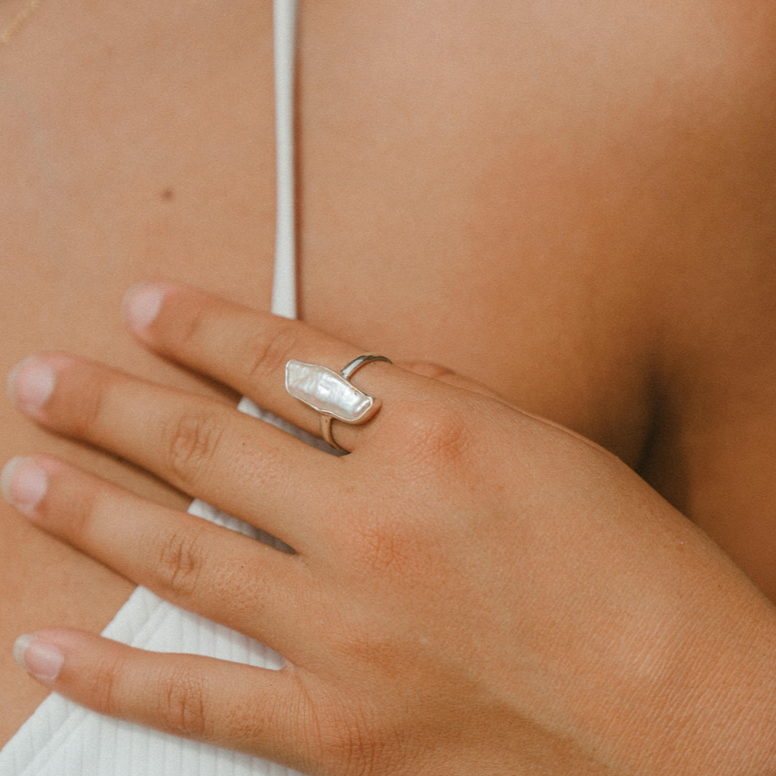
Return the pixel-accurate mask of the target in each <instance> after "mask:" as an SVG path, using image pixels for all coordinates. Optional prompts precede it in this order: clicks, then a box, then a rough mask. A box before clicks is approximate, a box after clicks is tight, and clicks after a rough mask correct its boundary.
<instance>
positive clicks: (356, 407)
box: [286, 359, 376, 423]
mask: <svg viewBox="0 0 776 776" xmlns="http://www.w3.org/2000/svg"><path fill="white" fill-rule="evenodd" d="M286 390H287V391H288V392H289V393H290V394H291V396H293V397H294V398H295V399H299V400H300V401H303V402H304V403H305V404H307V405H309V406H310V407H312V408H313V409H315V410H318V412H325V413H326V414H327V415H331V416H332V417H334V418H336V419H337V420H342V421H344V422H345V423H358V422H359V421H361V422H363V421H364V420H366V419H367V418H368V417H369V416H370V415H372V414H374V413H373V412H371V411H372V409H373V408H374V409H376V407H375V406H374V405H375V400H374V399H373V398H372V397H371V396H368V395H367V394H365V393H363V392H361V391H359V390H358V388H355V387H354V386H353V385H351V384H350V383H349V382H348V381H347V380H346V379H345V378H344V377H343V376H342V375H340V374H337V373H336V372H333V371H332V370H331V369H327V368H326V367H325V366H319V365H317V364H304V363H302V362H301V361H297V360H295V359H292V360H291V361H289V362H288V363H287V364H286Z"/></svg>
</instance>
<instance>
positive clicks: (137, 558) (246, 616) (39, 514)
mask: <svg viewBox="0 0 776 776" xmlns="http://www.w3.org/2000/svg"><path fill="white" fill-rule="evenodd" d="M2 485H3V494H4V496H5V497H6V499H7V500H8V501H10V502H11V503H12V504H13V505H14V506H16V508H17V509H18V510H19V511H20V512H22V514H24V515H26V516H27V517H28V518H30V519H31V520H32V521H33V522H35V523H36V524H38V525H40V526H41V527H42V528H43V529H44V530H46V531H48V532H49V533H52V534H54V535H55V536H57V537H58V538H60V539H63V540H65V541H66V542H68V543H70V544H71V545H73V546H75V547H77V548H79V549H80V550H82V551H84V552H86V553H88V554H89V555H91V556H92V557H94V558H96V559H97V560H100V561H101V562H103V563H105V564H106V565H108V566H110V567H112V568H114V569H115V570H116V571H118V572H119V573H120V574H123V575H124V576H126V577H127V578H129V579H131V580H132V581H133V582H135V583H137V584H140V585H143V586H145V587H147V588H149V589H151V590H153V591H154V592H155V593H157V594H158V595H160V596H161V597H163V598H165V599H167V600H168V601H171V602H173V603H175V604H178V605H180V606H182V607H184V608H185V609H188V610H190V611H193V612H196V613H198V614H201V615H202V616H204V617H207V618H208V619H210V620H214V621H216V622H220V623H222V624H224V625H227V626H228V627H231V628H233V629H235V630H238V631H240V632H241V633H245V634H246V635H248V636H251V637H252V638H255V639H258V640H260V641H263V642H264V643H267V644H269V645H270V646H271V647H273V648H274V649H276V650H278V651H280V652H282V653H283V654H286V655H287V656H289V657H292V658H293V659H297V657H298V655H297V651H295V650H294V649H293V648H292V644H293V643H294V641H296V640H295V639H294V638H293V633H292V632H291V631H292V630H293V629H292V626H291V624H292V623H294V622H299V621H300V620H304V619H305V618H306V617H305V615H306V610H305V611H303V610H302V608H300V604H299V602H300V601H302V600H307V599H309V598H310V595H311V593H310V590H309V588H310V582H309V578H308V575H307V574H306V573H305V569H304V567H303V563H302V561H301V559H300V557H299V556H298V555H289V554H287V553H282V552H279V551H278V550H275V549H274V548H272V547H269V546H267V545H266V544H264V543H262V542H259V541H256V540H253V539H249V538H248V537H246V536H243V535H242V534H239V533H236V532H235V531H231V530H229V529H227V528H222V527H220V526H217V525H214V524H212V523H209V522H208V521H206V520H202V519H200V518H196V517H193V516H192V515H188V514H185V513H181V512H176V511H174V510H171V509H167V508H165V507H162V506H159V505H158V504H153V503H151V502H148V501H145V500H143V499H141V498H139V497H137V496H135V495H133V494H131V493H129V492H128V491H126V490H123V489H122V488H119V487H117V486H115V485H112V484H110V483H108V482H106V481H105V480H102V479H100V478H98V477H96V476H94V475H91V474H87V473H86V472H83V471H81V470H80V469H77V468H75V467H73V466H69V465H67V464H65V463H63V462H62V461H58V460H56V459H53V458H49V457H43V456H37V457H34V458H17V459H14V460H13V461H11V462H10V463H9V465H8V466H6V468H5V470H4V472H3V481H2ZM303 591H306V592H304V594H302V593H303Z"/></svg>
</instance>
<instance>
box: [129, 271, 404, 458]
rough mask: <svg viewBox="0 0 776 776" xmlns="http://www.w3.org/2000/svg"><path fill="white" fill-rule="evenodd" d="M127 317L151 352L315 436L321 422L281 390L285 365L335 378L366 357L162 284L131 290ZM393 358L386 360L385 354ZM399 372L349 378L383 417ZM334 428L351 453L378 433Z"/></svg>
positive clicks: (295, 327)
mask: <svg viewBox="0 0 776 776" xmlns="http://www.w3.org/2000/svg"><path fill="white" fill-rule="evenodd" d="M125 314H126V317H127V320H128V323H129V325H130V328H132V330H133V331H134V332H135V334H136V335H137V336H138V337H140V339H142V341H143V342H144V343H146V344H147V345H148V346H149V347H152V348H153V349H154V350H156V351H157V352H159V353H161V354H163V355H165V356H167V357H169V358H172V359H174V360H176V361H178V362H180V363H181V364H184V365H186V366H188V367H189V368H191V369H194V370H196V371H198V372H201V373H204V374H207V375H210V376H211V377H214V378H215V379H216V380H219V381H220V382H222V383H225V384H226V385H229V386H231V387H232V388H234V389H236V390H237V391H239V392H240V393H242V394H244V395H246V396H248V397H249V398H251V399H253V400H254V401H255V402H256V403H257V404H259V405H261V406H262V407H265V408H266V409H268V410H270V411H271V412H274V413H275V414H276V415H280V416H281V417H284V418H286V419H287V420H289V421H291V422H292V423H293V424H295V425H296V426H299V427H300V428H303V429H304V430H305V431H308V432H309V433H311V434H315V435H317V436H320V416H319V414H318V413H317V412H316V411H315V410H313V409H311V408H310V407H308V406H306V405H304V404H303V403H302V402H300V401H299V400H297V399H294V398H292V397H291V396H290V395H289V394H288V393H287V391H286V389H285V368H286V362H288V361H289V360H290V359H296V360H298V361H302V362H305V363H312V364H320V365H323V366H326V367H328V368H329V369H331V370H333V371H335V372H339V371H340V370H341V369H342V368H343V367H344V366H345V365H346V364H348V363H349V362H350V361H352V360H353V359H354V358H356V357H357V356H360V355H362V354H364V352H365V351H364V350H363V349H362V348H359V347H357V346H354V345H351V344H348V343H346V342H342V341H341V340H338V339H336V338H334V337H330V336H328V335H326V334H324V333H323V332H320V331H317V330H316V329H314V328H312V327H311V326H308V325H307V324H304V323H301V322H299V321H289V320H286V319H284V318H278V317H275V316H272V315H270V314H268V313H261V312H257V311H255V310H249V309H247V308H244V307H239V306H238V305H235V304H232V303H230V302H227V301H225V300H223V299H219V298H218V297H214V296H211V295H209V294H205V293H204V292H202V291H197V290H195V289H191V288H187V287H183V286H170V285H162V284H150V285H145V286H140V287H137V288H135V289H132V290H131V291H130V292H129V293H128V294H127V300H126V302H125ZM387 355H388V356H390V354H387ZM404 382H406V375H404V373H403V371H402V370H399V369H397V368H396V367H393V366H391V365H390V364H387V363H385V362H375V363H372V364H369V365H368V366H366V367H364V369H362V370H360V371H359V373H358V375H357V377H355V378H354V384H356V385H357V386H358V387H359V388H360V389H361V390H362V391H364V392H366V393H367V394H369V395H372V396H377V397H378V398H380V399H382V401H383V403H384V406H383V409H382V410H381V411H380V414H382V413H384V412H391V406H390V405H391V401H392V400H394V399H395V398H398V397H399V396H401V395H402V394H403V393H405V392H406V387H405V386H404V385H403V383H404ZM379 420H380V415H378V416H377V418H375V420H374V421H370V422H369V423H368V424H366V425H365V426H359V427H350V426H347V425H346V424H344V423H341V422H336V432H335V434H336V439H337V441H338V443H340V444H342V446H343V447H345V448H346V449H348V450H353V449H355V447H356V446H357V445H358V444H359V443H360V441H361V440H364V439H366V438H368V436H369V435H370V434H371V433H372V432H373V431H374V430H375V428H377V426H379V422H378V421H379Z"/></svg>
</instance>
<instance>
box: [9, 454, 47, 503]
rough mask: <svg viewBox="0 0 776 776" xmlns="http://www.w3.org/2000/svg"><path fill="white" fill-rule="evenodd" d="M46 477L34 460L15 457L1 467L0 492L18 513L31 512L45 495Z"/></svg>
mask: <svg viewBox="0 0 776 776" xmlns="http://www.w3.org/2000/svg"><path fill="white" fill-rule="evenodd" d="M47 489H48V475H47V474H46V472H44V471H43V469H41V468H40V466H38V465H37V464H36V463H35V461H34V459H32V458H25V457H23V456H19V455H17V456H16V458H12V459H11V460H10V461H8V463H7V464H6V465H5V466H4V467H3V473H2V474H0V490H2V493H3V497H4V498H5V500H6V501H7V502H8V503H9V504H13V505H14V506H15V507H16V508H17V509H18V510H19V511H20V512H23V513H29V512H32V511H33V510H34V509H35V507H36V506H37V505H38V504H39V503H40V500H41V499H42V498H43V497H44V496H45V495H46V490H47Z"/></svg>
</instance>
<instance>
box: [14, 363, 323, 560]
mask: <svg viewBox="0 0 776 776" xmlns="http://www.w3.org/2000/svg"><path fill="white" fill-rule="evenodd" d="M11 393H12V395H13V396H14V398H15V401H16V403H17V405H18V406H19V407H20V408H21V409H22V410H24V411H25V412H27V414H29V415H31V416H32V417H33V418H35V419H36V420H37V421H38V422H40V423H42V424H44V425H45V426H47V427H48V428H50V429H52V430H54V431H57V432H58V433H61V434H66V435H68V436H70V437H73V438H75V439H79V440H82V441H85V442H89V443H90V444H93V445H96V446H99V447H102V448H103V449H105V450H108V451H110V452H112V453H115V454H116V455H119V456H121V457H122V458H125V459H127V460H129V461H132V462H134V463H136V464H138V465H139V466H142V467H143V468H145V469H148V470H149V471H151V472H154V473H155V474H157V475H158V476H159V477H161V478H163V479H164V480H166V481H167V482H169V483H170V484H172V485H174V486H175V487H177V488H179V489H180V490H182V491H184V492H186V493H188V494H190V495H192V496H196V497H199V498H202V499H203V500H205V501H207V502H208V503H210V504H213V505H215V506H217V507H219V508H220V509H222V510H224V511H225V512H228V513H229V514H233V515H235V516H236V517H240V518H242V519H243V520H245V521H246V522H249V523H251V524H253V525H255V526H256V527H258V528H262V529H263V530H265V531H267V532H269V533H271V534H273V535H275V536H277V537H278V538H280V539H282V540H283V541H284V542H286V543H287V544H289V545H291V546H292V547H294V548H295V549H297V550H298V551H300V552H301V551H303V549H304V548H303V546H302V542H303V537H307V538H310V539H312V538H314V537H315V533H316V532H315V526H316V525H317V522H316V521H315V520H312V519H311V513H312V512H313V507H314V505H315V504H316V503H317V494H319V493H320V491H321V488H322V487H323V486H324V485H327V484H331V483H332V481H333V480H334V477H335V469H334V464H336V459H333V458H331V457H330V456H326V455H322V454H320V453H319V452H318V451H316V450H314V449H312V448H310V447H309V446H307V445H305V444H303V443H302V442H300V441H298V440H296V439H294V438H293V437H290V436H289V435H287V434H285V433H283V432H281V431H279V430H278V429H276V428H274V427H272V426H270V425H268V424H266V423H261V422H259V421H256V420H255V419H253V418H249V417H247V416H245V415H243V414H241V413H238V412H235V411H234V410H233V409H232V408H230V407H227V406H226V405H224V404H220V403H218V402H216V401H213V400H210V399H204V398H202V397H196V396H193V395H191V394H187V393H184V392H180V391H175V390H172V389H168V388H163V387H161V386H158V385H153V384H151V383H148V382H145V381H142V380H138V379H135V378H133V377H130V376H128V375H126V374H123V373H120V372H116V371H114V370H111V369H108V368H106V367H103V366H101V365H98V364H95V363H92V362H88V361H84V360H80V359H75V358H73V357H70V356H64V355H59V354H53V355H47V356H43V357H40V358H36V359H33V360H28V361H26V362H23V363H22V364H21V365H20V367H19V369H18V370H17V371H16V373H15V374H14V375H13V377H12V380H11Z"/></svg>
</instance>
